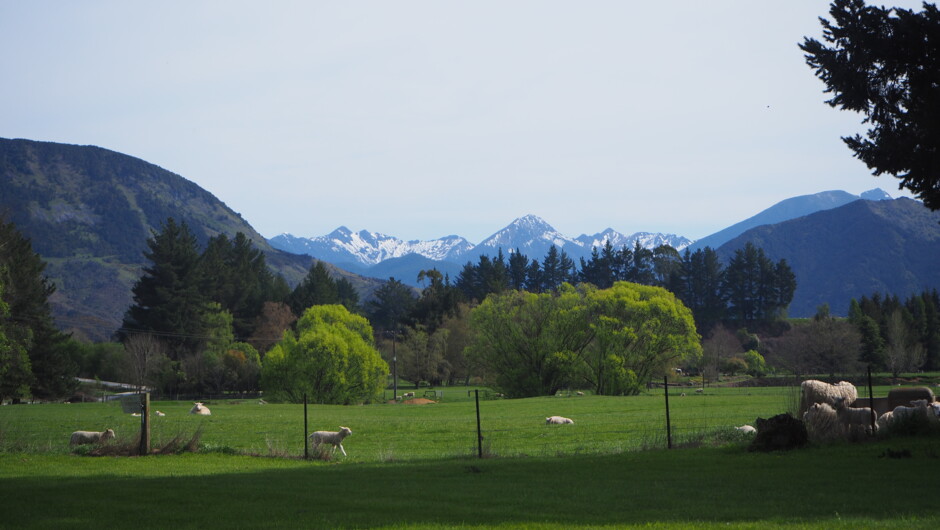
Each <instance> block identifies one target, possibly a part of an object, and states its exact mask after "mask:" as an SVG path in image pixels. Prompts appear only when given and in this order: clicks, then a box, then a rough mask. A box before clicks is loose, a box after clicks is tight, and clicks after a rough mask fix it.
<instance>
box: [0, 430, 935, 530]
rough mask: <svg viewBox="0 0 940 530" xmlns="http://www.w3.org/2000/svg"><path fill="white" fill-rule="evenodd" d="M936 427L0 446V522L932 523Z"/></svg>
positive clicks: (558, 525) (432, 525) (810, 525)
mask: <svg viewBox="0 0 940 530" xmlns="http://www.w3.org/2000/svg"><path fill="white" fill-rule="evenodd" d="M937 442H938V441H937V440H896V441H893V442H890V443H888V442H879V443H870V444H860V445H854V446H830V447H822V448H812V449H806V450H801V451H793V452H789V453H776V454H757V453H748V452H746V451H744V450H743V447H742V446H741V445H735V444H732V445H729V446H726V447H723V448H699V449H674V450H671V451H667V450H652V451H644V452H631V453H622V454H617V455H582V456H568V457H564V458H559V457H529V458H492V459H482V460H480V459H473V458H457V459H443V460H425V461H418V462H395V463H375V462H373V463H359V464H347V463H345V462H344V463H343V464H334V463H325V462H320V461H315V462H312V461H303V460H295V459H282V458H281V459H279V458H257V457H247V456H232V455H221V454H208V455H200V454H195V455H182V456H151V457H145V458H90V457H78V456H70V455H35V454H4V455H0V512H2V514H3V516H2V518H0V527H3V528H54V529H60V528H84V529H87V528H92V527H101V526H104V527H124V526H133V527H136V528H223V527H224V528H273V527H278V528H328V527H331V528H361V527H389V528H443V527H468V528H494V527H504V528H596V527H617V528H625V527H633V526H636V527H650V526H652V527H663V528H666V527H668V528H676V527H678V528H682V527H688V528H699V527H718V526H721V527H727V526H734V527H743V528H758V527H761V528H763V527H767V526H790V527H795V528H872V527H880V528H905V529H910V528H937V527H938V525H940V505H938V504H937V503H936V502H935V501H934V500H933V497H934V495H933V492H935V491H937V488H938V487H940V474H938V473H937V470H938V467H940V466H938V460H937V457H938V455H940V444H938V443H937ZM888 449H891V450H892V451H894V453H892V454H895V453H897V452H900V451H901V450H902V449H904V450H907V451H908V453H909V454H910V457H909V458H886V457H885V454H886V450H888Z"/></svg>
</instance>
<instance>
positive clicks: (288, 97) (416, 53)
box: [0, 0, 921, 243]
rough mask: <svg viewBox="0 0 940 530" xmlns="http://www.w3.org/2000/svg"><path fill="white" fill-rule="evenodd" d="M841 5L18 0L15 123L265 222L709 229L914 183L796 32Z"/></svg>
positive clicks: (0, 90) (388, 228) (15, 131)
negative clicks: (897, 171)
mask: <svg viewBox="0 0 940 530" xmlns="http://www.w3.org/2000/svg"><path fill="white" fill-rule="evenodd" d="M892 5H897V6H901V7H908V8H915V9H919V8H920V5H921V4H920V2H914V1H900V0H898V1H895V2H893V3H892ZM828 6H829V3H828V2H826V1H815V0H777V1H763V0H711V1H708V2H703V1H701V0H677V1H673V2H668V3H667V2H633V1H625V0H623V1H590V0H588V1H583V2H572V1H551V0H537V1H535V0H534V1H511V0H500V1H489V0H473V1H462V2H457V1H447V2H445V1H410V0H409V1H401V0H399V1H387V0H386V1H379V0H372V1H334V2H321V1H298V2H287V1H274V2H238V1H229V0H226V1H218V2H198V1H161V2H143V1H139V2H128V1H83V2H73V1H48V0H34V1H29V2H21V1H17V0H0V71H2V72H3V74H2V80H3V81H2V83H0V137H4V138H29V139H33V140H45V141H55V142H63V143H72V144H82V145H86V144H87V145H98V146H101V147H104V148H107V149H111V150H114V151H119V152H122V153H125V154H128V155H132V156H135V157H138V158H141V159H144V160H146V161H148V162H152V163H154V164H156V165H159V166H161V167H163V168H165V169H168V170H170V171H173V172H175V173H178V174H180V175H182V176H183V177H185V178H187V179H189V180H191V181H193V182H195V183H197V184H199V185H200V186H202V187H203V188H205V189H207V190H208V191H210V192H211V193H213V194H215V195H216V196H217V197H219V198H220V199H222V200H223V201H224V202H225V203H226V204H228V205H229V206H230V207H231V208H232V209H234V210H235V211H237V212H239V213H241V214H242V216H243V217H244V218H245V219H246V220H247V221H248V222H249V223H251V224H252V225H253V226H254V227H255V228H256V229H257V230H258V231H260V232H261V233H262V234H263V235H265V236H267V237H272V236H274V235H277V234H279V233H282V232H290V233H292V234H294V235H298V236H308V237H309V236H317V235H323V234H326V233H328V232H330V231H332V230H333V229H334V228H336V227H337V226H340V225H346V226H348V227H349V228H351V229H353V230H360V229H367V230H371V231H377V232H382V233H385V234H389V235H393V236H397V237H400V238H402V239H434V238H438V237H442V236H445V235H448V234H458V235H462V236H464V237H466V238H468V239H469V240H470V241H472V242H474V243H477V242H479V241H480V240H482V239H483V238H485V237H486V236H488V235H490V234H492V233H493V232H495V231H497V230H498V229H500V228H502V227H503V226H505V225H507V224H508V223H509V222H511V221H512V220H513V219H515V218H516V217H520V216H523V215H525V214H530V213H531V214H535V215H538V216H540V217H542V218H544V219H545V220H546V221H548V222H549V223H550V224H552V225H553V226H554V227H555V228H556V229H558V230H559V231H561V232H562V233H564V234H566V235H569V236H577V235H579V234H581V233H589V234H593V233H595V232H599V231H601V230H603V229H605V228H607V227H611V228H614V229H615V230H618V231H620V232H623V233H626V234H630V233H633V232H637V231H650V232H665V233H674V234H678V235H682V236H685V237H689V238H692V239H696V238H700V237H704V236H706V235H708V234H710V233H713V232H715V231H717V230H720V229H722V228H725V227H726V226H728V225H730V224H733V223H735V222H738V221H740V220H742V219H744V218H747V217H749V216H751V215H753V214H755V213H757V212H758V211H760V210H762V209H764V208H767V207H769V206H771V205H772V204H774V203H776V202H778V201H780V200H783V199H786V198H789V197H793V196H796V195H803V194H809V193H816V192H819V191H824V190H830V189H843V190H846V191H848V192H851V193H856V194H857V193H861V192H862V191H865V190H868V189H871V188H875V187H880V188H883V189H884V190H886V191H888V193H890V194H892V195H893V196H900V195H906V194H903V193H900V192H899V191H898V190H897V182H898V181H897V180H896V179H894V178H893V177H880V178H875V177H872V176H871V175H870V172H869V171H868V170H867V168H866V167H865V166H864V165H863V164H862V163H861V162H859V161H857V160H856V159H854V158H853V157H852V154H851V152H850V151H849V150H848V148H846V147H845V146H844V144H843V143H842V141H841V140H840V136H845V135H849V134H854V133H855V132H859V131H863V130H864V129H863V126H862V125H861V124H860V121H861V117H860V116H858V115H853V114H848V113H843V112H839V111H836V110H834V109H831V108H829V107H828V106H827V105H825V104H824V103H823V101H824V99H826V97H825V95H824V94H823V92H822V90H823V88H824V87H823V84H822V83H821V82H820V81H819V80H817V79H816V78H815V77H814V76H813V73H812V71H811V70H810V69H809V68H808V67H807V66H806V65H805V64H804V61H803V57H802V53H801V52H800V50H799V48H797V44H798V43H799V42H801V40H802V37H803V36H804V35H810V36H817V37H818V36H819V35H820V26H819V22H818V20H817V18H818V17H819V16H826V15H827V12H828V8H829V7H828Z"/></svg>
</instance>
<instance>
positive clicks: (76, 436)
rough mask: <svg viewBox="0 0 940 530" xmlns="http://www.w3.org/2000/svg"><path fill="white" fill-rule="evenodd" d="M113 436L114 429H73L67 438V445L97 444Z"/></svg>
mask: <svg viewBox="0 0 940 530" xmlns="http://www.w3.org/2000/svg"><path fill="white" fill-rule="evenodd" d="M112 438H114V431H113V430H111V429H108V430H106V431H104V432H99V431H75V432H73V433H72V437H71V438H70V439H69V445H83V444H99V443H104V442H107V441H108V440H110V439H112Z"/></svg>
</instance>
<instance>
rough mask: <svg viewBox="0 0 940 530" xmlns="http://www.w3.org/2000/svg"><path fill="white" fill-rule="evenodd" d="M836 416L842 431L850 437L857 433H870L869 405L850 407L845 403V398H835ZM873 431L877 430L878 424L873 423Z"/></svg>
mask: <svg viewBox="0 0 940 530" xmlns="http://www.w3.org/2000/svg"><path fill="white" fill-rule="evenodd" d="M835 409H836V416H838V418H839V425H841V426H842V430H843V432H844V433H845V434H846V435H847V436H849V437H850V438H851V437H855V436H857V435H858V434H859V433H861V432H864V433H865V434H872V414H873V413H872V410H871V408H869V407H857V408H856V407H850V406H848V405H847V404H846V399H845V398H841V397H840V398H837V399H836V406H835ZM874 427H875V431H877V430H878V424H877V423H876V424H875V426H874Z"/></svg>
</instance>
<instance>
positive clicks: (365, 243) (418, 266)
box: [268, 189, 891, 285]
mask: <svg viewBox="0 0 940 530" xmlns="http://www.w3.org/2000/svg"><path fill="white" fill-rule="evenodd" d="M859 199H866V200H890V199H891V196H890V195H888V194H887V193H885V192H884V191H883V190H880V189H873V190H870V191H867V192H865V193H863V194H862V195H861V196H859V195H852V194H851V193H848V192H845V191H838V190H836V191H824V192H820V193H816V194H813V195H803V196H799V197H793V198H790V199H786V200H784V201H781V202H779V203H777V204H775V205H773V206H771V207H770V208H767V209H766V210H764V211H762V212H760V213H758V214H757V215H755V216H753V217H750V218H748V219H745V220H744V221H741V222H739V223H736V224H734V225H732V226H730V227H728V228H726V229H724V230H721V231H719V232H716V233H715V234H712V235H710V236H708V237H705V238H703V239H701V240H699V241H695V242H693V241H691V240H690V239H688V238H685V237H682V236H678V235H674V234H662V233H652V232H636V233H634V234H632V235H629V236H626V235H624V234H621V233H620V232H617V231H616V230H613V229H612V228H608V229H606V230H604V231H603V232H598V233H596V234H594V235H590V236H589V235H586V234H582V235H580V236H578V237H575V238H572V237H568V236H566V235H564V234H562V233H560V232H558V231H557V230H555V228H553V227H552V226H551V225H550V224H548V223H547V222H546V221H545V220H543V219H542V218H540V217H537V216H535V215H526V216H523V217H520V218H518V219H516V220H514V221H513V222H512V223H510V224H509V225H508V226H506V227H505V228H503V229H501V230H499V231H497V232H496V233H494V234H493V235H491V236H489V237H488V238H486V239H484V240H483V241H481V242H480V243H479V244H477V245H473V244H472V243H470V242H469V241H467V239H465V238H463V237H460V236H457V235H450V236H446V237H443V238H440V239H435V240H431V241H416V240H415V241H404V240H402V239H398V238H396V237H394V236H389V235H385V234H381V233H378V232H369V231H366V230H362V231H359V232H353V231H351V230H349V229H348V228H346V227H345V226H341V227H339V228H337V229H336V230H334V231H333V232H331V233H329V234H327V235H325V236H319V237H311V238H304V237H298V236H295V235H292V234H286V233H285V234H281V235H279V236H275V237H273V238H271V239H269V240H268V242H269V243H270V244H271V246H272V247H274V248H277V249H280V250H283V251H285V252H291V253H294V254H306V255H309V256H314V257H316V258H318V259H322V260H324V261H328V262H330V263H333V264H334V265H336V266H338V267H341V268H344V269H346V270H350V271H354V272H356V273H359V274H362V275H365V276H373V277H377V278H388V277H390V276H393V277H395V278H397V279H399V280H401V281H403V282H405V283H407V284H410V285H417V276H418V273H419V272H420V271H421V270H427V269H431V268H436V269H438V270H439V271H441V272H444V273H447V274H450V275H451V276H456V274H458V273H459V272H460V270H461V269H462V268H463V265H464V264H465V263H467V262H468V261H475V260H477V259H478V258H479V257H480V256H481V255H489V256H495V255H497V253H498V252H499V251H500V250H502V251H503V254H504V255H508V254H509V253H510V252H515V251H516V250H518V251H519V252H521V253H522V254H524V255H526V256H528V257H529V258H531V259H541V258H542V257H543V256H545V254H546V253H547V252H548V249H549V247H551V246H552V245H554V246H556V247H558V249H559V250H563V251H565V252H566V253H567V254H568V255H569V256H570V257H571V258H572V259H574V260H575V262H576V263H577V261H578V260H579V259H580V258H585V259H588V258H589V257H590V255H591V251H592V250H593V249H594V248H595V247H598V248H599V247H603V246H604V245H606V244H607V242H608V241H609V242H610V244H611V245H612V246H613V247H614V248H616V249H621V248H623V247H624V246H626V247H628V248H633V247H634V245H636V244H637V243H639V245H640V246H641V247H643V248H648V249H654V248H656V247H658V246H660V245H669V246H671V247H673V248H675V249H676V250H679V251H682V250H684V249H685V248H689V249H690V250H697V249H700V248H705V247H706V246H709V247H712V248H714V249H717V248H718V247H720V246H721V245H723V244H724V243H726V242H728V241H730V240H731V239H733V238H735V237H737V236H739V235H741V234H743V233H744V232H746V231H747V230H749V229H751V228H754V227H757V226H762V225H768V224H774V223H779V222H783V221H787V220H790V219H795V218H799V217H802V216H805V215H809V214H812V213H815V212H819V211H823V210H828V209H832V208H836V207H839V206H842V205H845V204H848V203H850V202H853V201H857V200H859Z"/></svg>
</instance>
